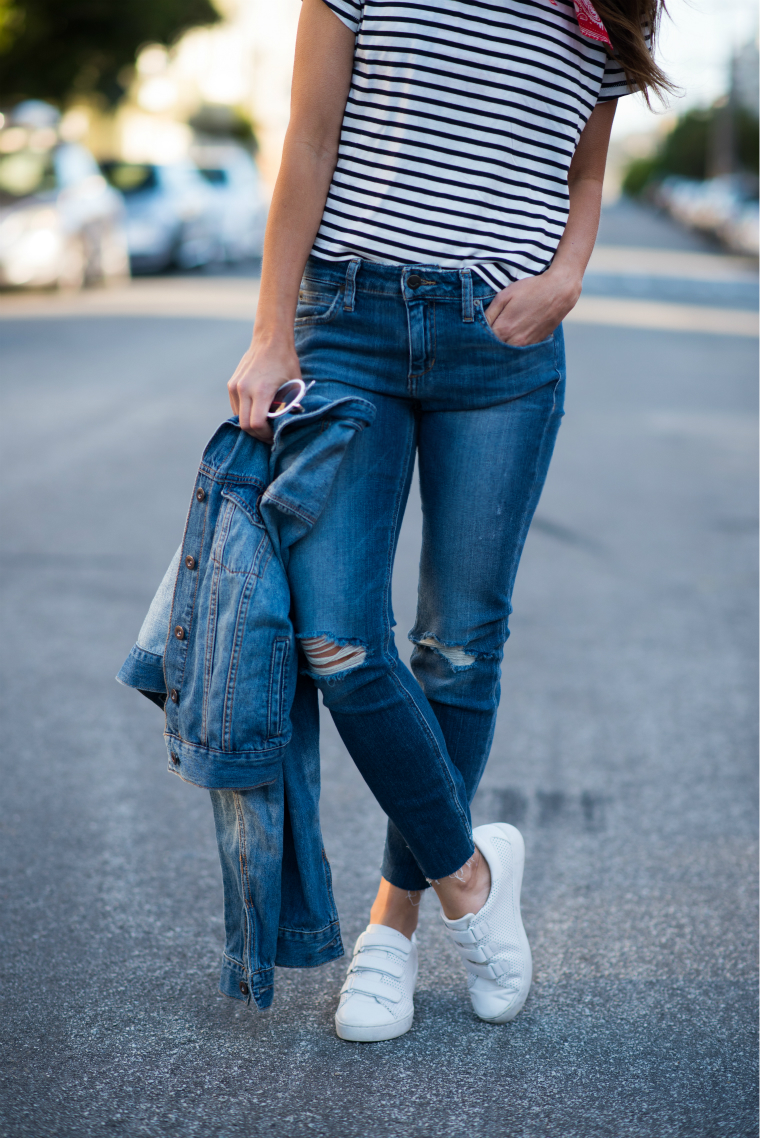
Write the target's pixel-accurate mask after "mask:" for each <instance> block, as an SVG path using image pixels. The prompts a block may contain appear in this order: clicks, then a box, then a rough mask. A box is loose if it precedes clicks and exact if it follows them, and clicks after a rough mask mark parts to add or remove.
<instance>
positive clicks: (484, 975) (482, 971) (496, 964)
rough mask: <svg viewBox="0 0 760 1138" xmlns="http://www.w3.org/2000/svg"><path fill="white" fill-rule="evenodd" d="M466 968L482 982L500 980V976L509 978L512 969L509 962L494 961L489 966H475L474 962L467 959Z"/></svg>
mask: <svg viewBox="0 0 760 1138" xmlns="http://www.w3.org/2000/svg"><path fill="white" fill-rule="evenodd" d="M464 966H465V968H466V969H467V971H468V972H470V973H472V975H473V976H479V977H480V979H481V980H498V978H499V976H507V975H509V973H510V972H512V969H511V968H510V966H509V961H507V960H492V961H491V962H490V963H489V964H474V963H473V961H472V960H467V959H465V962H464Z"/></svg>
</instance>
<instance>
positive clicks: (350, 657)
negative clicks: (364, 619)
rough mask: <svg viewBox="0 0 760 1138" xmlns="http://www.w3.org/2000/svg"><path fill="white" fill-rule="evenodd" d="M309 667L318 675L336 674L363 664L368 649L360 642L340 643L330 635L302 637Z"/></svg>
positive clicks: (301, 641) (301, 640)
mask: <svg viewBox="0 0 760 1138" xmlns="http://www.w3.org/2000/svg"><path fill="white" fill-rule="evenodd" d="M299 642H300V645H301V647H302V648H303V651H304V655H305V656H306V659H307V660H308V662H309V667H310V668H311V670H312V672H314V674H315V675H317V676H334V675H336V674H337V673H338V672H348V671H351V669H352V668H358V667H359V665H360V664H363V663H364V661H365V659H366V657H367V651H366V649H365V648H362V646H361V645H360V644H338V643H337V642H336V641H335V640H331V639H330V637H329V636H326V635H324V634H322V635H321V636H306V637H303V638H301V639H300V641H299Z"/></svg>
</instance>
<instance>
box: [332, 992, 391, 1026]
mask: <svg viewBox="0 0 760 1138" xmlns="http://www.w3.org/2000/svg"><path fill="white" fill-rule="evenodd" d="M395 1018H396V1017H395V1016H394V1015H393V1013H392V1012H391V1011H389V1009H388V1008H387V1007H386V1006H385V1005H384V1004H382V1003H380V1001H379V1000H375V999H373V998H372V996H364V995H362V994H361V993H360V992H352V993H350V994H349V995H348V996H343V997H342V998H341V1001H340V1005H339V1007H338V1011H337V1012H336V1015H335V1019H336V1020H337V1021H338V1022H339V1023H342V1024H344V1025H345V1026H346V1027H383V1026H384V1025H385V1024H391V1023H395Z"/></svg>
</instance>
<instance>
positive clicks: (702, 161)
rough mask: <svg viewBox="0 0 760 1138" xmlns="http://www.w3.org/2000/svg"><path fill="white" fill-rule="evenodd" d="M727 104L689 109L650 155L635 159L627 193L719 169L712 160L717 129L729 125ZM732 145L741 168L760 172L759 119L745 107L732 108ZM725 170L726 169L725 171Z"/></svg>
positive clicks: (625, 187)
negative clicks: (713, 166) (712, 164)
mask: <svg viewBox="0 0 760 1138" xmlns="http://www.w3.org/2000/svg"><path fill="white" fill-rule="evenodd" d="M726 111H727V107H726V106H725V105H718V106H714V107H710V109H709V110H693V111H687V112H686V114H685V115H681V117H680V118H679V119H678V122H677V123H676V125H675V127H674V128H673V130H672V131H671V132H670V134H668V135H666V137H665V138H664V139H663V141H662V142H661V144H660V146H659V147H658V150H657V153H656V154H653V155H652V156H651V157H650V158H636V159H634V160H633V161H632V162H631V163H630V165H629V166H628V169H627V171H626V175H625V178H624V179H623V193H626V194H629V195H631V196H633V197H635V196H637V195H638V194H641V193H643V192H644V190H645V189H646V187H647V186H648V185H650V183H652V182H657V181H660V180H661V179H662V178H667V177H668V176H670V175H673V174H675V175H678V176H679V177H682V178H697V179H702V178H707V177H709V176H710V175H711V174H713V173H714V172H715V171H713V170H712V169H711V163H712V160H713V155H714V151H715V136H716V132H720V131H723V130H725V129H726ZM730 113H731V149H732V151H733V155H734V160H735V165H736V167H737V170H738V171H742V172H744V173H746V174H753V175H755V177H756V176H757V173H758V121H757V117H756V116H755V115H753V114H752V112H751V111H748V110H745V109H744V108H742V107H737V108H732V109H731V112H730ZM721 172H723V171H721Z"/></svg>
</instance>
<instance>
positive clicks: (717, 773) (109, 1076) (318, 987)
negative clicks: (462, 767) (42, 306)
mask: <svg viewBox="0 0 760 1138" xmlns="http://www.w3.org/2000/svg"><path fill="white" fill-rule="evenodd" d="M652 226H654V229H652ZM663 226H664V228H663ZM647 227H649V228H647ZM602 233H603V239H604V240H606V241H607V242H608V243H609V244H611V245H616V244H617V245H633V246H635V245H636V244H639V245H642V244H643V245H655V244H657V245H659V247H662V246H663V245H665V246H668V242H670V247H671V248H673V249H679V248H680V249H687V250H688V249H697V248H698V243H697V242H695V241H694V240H693V239H692V238H689V237H686V236H685V235H682V234H679V233H678V232H677V231H675V230H672V229H670V228H669V227H668V226H667V224H666V223H664V222H662V221H661V220H660V219H648V218H646V217H642V216H641V215H638V214H630V213H626V212H625V210H622V211H621V210H619V211H617V212H615V211H612V212H611V213H610V214H608V215H607V217H606V218H605V222H604V228H603V231H602ZM599 287H602V286H599ZM610 287H612V286H610ZM618 287H619V282H618ZM637 287H639V290H640V282H639V286H637ZM690 287H691V286H690V285H689V284H688V282H684V283H683V293H684V297H685V298H686V299H687V300H688V301H689V303H692V304H693V303H695V298H694V295H693V291H692V292H691V293H689V288H690ZM722 287H723V286H721V285H719V284H717V283H715V284H714V285H713V286H711V288H712V291H711V292H710V293H709V296H708V297H707V299H706V300H705V301H699V300H698V301H697V302H698V303H699V302H703V303H709V304H712V305H718V306H719V305H721V304H723V303H726V300H725V292H721V288H722ZM732 287H733V286H732ZM634 291H635V290H634ZM676 293H678V289H677V288H676ZM687 294H688V295H687ZM621 295H623V296H625V295H627V294H626V293H625V289H623V290H622V292H621ZM679 295H680V294H679ZM676 299H677V297H676ZM732 303H734V304H736V302H735V300H734V301H733V302H732ZM0 337H1V338H2V355H3V361H4V362H3V365H2V388H3V410H2V429H3V435H4V441H3V460H4V461H3V467H4V477H3V484H2V495H1V497H0V501H1V503H2V532H3V535H4V539H3V549H2V565H3V579H4V586H5V594H4V602H3V619H4V626H5V628H4V642H5V645H6V653H5V670H4V679H3V683H2V701H3V704H4V712H3V731H2V744H3V747H2V752H3V753H2V776H1V777H2V783H1V784H0V785H1V786H2V792H1V804H0V842H1V843H2V845H1V849H2V854H1V859H2V860H1V868H2V883H1V884H0V899H1V901H2V917H1V920H0V946H1V950H2V951H1V953H0V974H1V975H2V992H1V995H0V999H1V1001H2V1003H1V1005H0V1040H1V1041H2V1047H3V1059H2V1072H1V1073H0V1077H1V1078H2V1091H1V1092H0V1093H1V1096H2V1098H1V1101H2V1106H1V1107H0V1118H1V1119H2V1121H0V1134H2V1135H3V1136H9V1138H10V1136H12V1138H17V1136H18V1138H20V1136H24V1138H27V1136H29V1138H52V1136H59V1135H60V1136H63V1135H66V1136H72V1138H89V1136H101V1135H103V1136H106V1135H117V1136H124V1138H133V1136H134V1138H137V1136H151V1138H153V1136H155V1138H163V1136H164V1135H177V1136H180V1138H185V1136H199V1138H207V1136H214V1138H216V1136H218V1138H222V1136H228V1135H229V1136H233V1135H234V1136H237V1135H241V1136H242V1135H246V1136H249V1135H250V1136H257V1138H258V1136H259V1135H262V1136H263V1135H266V1136H269V1135H272V1136H277V1138H280V1136H283V1138H296V1136H301V1135H308V1134H316V1135H324V1136H329V1138H359V1136H362V1138H386V1136H387V1138H401V1136H403V1138H407V1136H409V1138H433V1136H435V1138H439V1136H441V1138H465V1136H467V1138H471V1136H477V1138H481V1136H486V1135H487V1136H488V1138H492V1136H494V1138H507V1136H508V1138H596V1136H599V1138H602V1136H604V1138H607V1136H610V1138H629V1136H630V1138H676V1136H678V1138H750V1136H754V1135H756V1133H757V1118H756V1107H755V1101H756V1098H755V1087H756V1083H755V1040H754V1031H755V1023H756V1006H755V1005H756V1001H755V993H756V967H755V959H756V957H755V928H756V918H755V876H754V858H755V849H756V832H757V830H756V825H757V824H756V792H755V751H754V744H753V737H754V724H755V691H756V686H755V655H756V637H755V627H756V624H755V620H754V616H753V611H754V601H755V543H756V528H757V522H756V499H755V479H754V467H755V379H756V368H757V342H756V341H755V340H753V339H751V338H749V337H732V336H727V335H717V334H709V335H708V334H700V333H694V332H692V333H684V332H670V331H662V330H659V331H646V330H644V329H636V328H630V327H629V328H617V327H613V326H608V327H604V326H599V327H595V326H593V325H583V324H576V325H570V326H569V327H568V330H567V340H568V354H569V394H568V413H567V416H566V420H565V423H564V425H563V427H562V430H561V432H560V440H559V443H558V448H557V453H556V458H555V462H554V466H553V468H552V471H551V473H550V477H549V482H548V485H547V488H546V492H545V495H544V497H543V499H542V502H541V506H540V509H539V514H538V516H537V518H536V521H535V524H534V526H533V529H532V531H531V534H530V537H529V540H528V544H527V548H526V551H525V556H524V559H523V564H522V568H521V571H520V574H519V577H518V585H517V589H516V594H515V614H514V618H513V621H512V638H511V640H510V643H509V645H508V649H507V654H506V660H505V666H504V678H503V700H502V709H501V713H500V720H499V726H498V730H497V735H496V740H495V744H494V748H493V756H492V758H491V761H490V764H489V767H488V770H487V772H486V775H485V778H484V782H483V786H482V789H481V791H480V792H479V794H478V798H477V800H476V805H475V820H476V822H482V821H486V820H490V821H496V820H504V821H511V822H514V823H516V824H517V825H519V826H520V828H521V829H522V831H523V833H524V834H525V838H526V845H527V850H528V861H527V867H526V877H525V889H524V916H525V922H526V927H527V930H528V935H529V937H530V939H531V942H532V945H533V952H534V960H535V967H536V976H535V983H534V987H533V990H532V993H531V996H530V998H529V1000H528V1003H527V1004H526V1007H525V1009H524V1011H523V1013H522V1014H521V1015H520V1016H519V1017H518V1019H517V1020H516V1021H515V1022H514V1023H513V1024H511V1025H507V1026H504V1027H494V1026H489V1025H487V1024H483V1023H481V1022H480V1021H478V1020H476V1019H475V1018H474V1016H473V1015H472V1012H471V1010H470V1006H469V1002H468V999H467V995H466V990H465V984H464V979H463V975H462V974H461V972H460V971H459V966H458V963H457V961H456V960H455V959H454V955H453V953H452V951H450V950H449V948H448V946H447V944H446V943H445V942H444V939H443V937H442V935H441V928H440V922H439V920H438V916H437V913H436V905H435V903H434V900H433V898H427V899H426V902H425V904H424V906H423V913H422V927H421V933H420V946H421V972H420V983H419V989H418V994H417V999H416V1008H417V1013H416V1019H415V1024H414V1027H413V1029H412V1031H411V1032H410V1033H409V1034H408V1035H406V1036H404V1037H403V1038H402V1039H399V1040H394V1041H390V1042H387V1043H382V1044H375V1045H362V1044H353V1043H344V1042H341V1041H339V1040H338V1039H336V1037H335V1036H334V1033H333V1029H332V1016H333V1013H334V1010H335V1006H336V1003H337V995H338V989H339V987H340V984H341V982H342V977H343V973H344V970H345V961H337V962H335V963H333V964H330V965H328V966H326V967H325V968H323V969H320V970H314V971H287V970H279V972H278V979H277V989H276V995H275V1003H274V1006H273V1007H272V1008H271V1009H270V1010H269V1011H267V1012H264V1013H261V1012H256V1011H253V1010H248V1009H247V1008H246V1007H245V1005H243V1004H241V1003H238V1002H233V1001H229V1000H227V999H226V998H224V997H223V996H221V995H220V994H219V993H218V991H217V987H216V985H217V972H218V963H219V956H220V951H221V947H222V921H221V892H220V890H221V883H220V873H219V868H218V863H217V854H216V847H215V843H214V836H213V827H212V819H211V810H210V805H209V801H208V797H207V795H206V794H205V793H204V792H202V791H199V790H197V789H194V788H192V787H189V786H186V785H184V784H183V783H181V782H180V781H179V780H178V779H176V778H173V777H171V776H170V775H168V774H167V773H166V771H165V767H166V762H165V753H164V748H163V744H162V740H161V717H160V713H159V712H158V710H157V709H156V708H155V707H153V706H152V705H150V704H148V703H147V701H145V700H142V699H141V698H140V697H138V696H137V695H135V694H133V693H132V692H129V691H127V690H125V689H124V688H121V687H119V686H118V685H117V684H116V683H115V682H114V680H113V676H114V674H115V672H116V670H117V669H118V667H119V665H120V664H121V662H122V660H123V658H124V656H125V655H126V653H127V651H128V650H129V648H130V646H131V644H132V642H133V640H134V638H135V635H136V632H137V630H138V628H139V625H140V622H141V619H142V616H143V614H144V611H145V608H146V606H147V603H148V601H149V599H150V597H151V596H152V593H153V590H154V588H155V586H156V584H157V581H158V579H159V578H160V576H161V574H162V572H163V570H164V568H165V565H166V563H167V561H168V559H169V557H170V556H171V554H172V552H173V550H174V549H175V547H176V545H177V541H178V538H179V536H180V534H181V530H182V525H183V521H184V514H185V510H186V505H187V500H188V496H189V492H190V489H191V486H192V482H193V477H194V472H195V467H196V463H197V459H198V455H199V453H200V450H201V447H202V445H203V443H204V441H205V440H206V438H207V437H208V436H209V435H210V434H211V432H212V430H213V428H214V427H215V425H216V424H217V422H218V421H219V420H221V419H222V418H223V417H225V416H226V414H227V409H226V402H225V386H224V385H225V382H226V379H227V378H228V375H229V373H230V371H231V370H232V368H233V366H234V364H235V363H236V361H237V358H238V357H239V355H240V353H241V352H242V351H243V349H244V348H245V346H246V342H247V338H248V328H247V326H246V324H245V322H243V321H241V320H224V319H219V318H214V319H206V320H203V319H198V318H193V319H182V318H176V317H171V318H169V317H167V318H150V317H141V316H134V315H132V316H98V317H86V316H77V315H68V316H65V317H64V316H61V317H49V316H48V317H39V318H37V317H29V316H26V317H24V318H19V319H11V320H5V321H3V322H2V323H0ZM418 520H419V510H418V505H417V504H416V501H413V502H412V503H411V505H410V508H409V512H408V515H407V519H406V522H405V528H404V533H403V538H402V542H401V547H400V551H399V556H398V562H397V567H396V577H395V592H394V597H395V605H396V614H397V619H398V626H399V627H398V634H399V640H400V642H401V643H403V642H404V639H405V633H406V630H407V629H408V628H409V627H410V626H411V623H412V618H413V606H414V594H415V587H416V573H415V570H416V559H417V555H418V537H417V534H418ZM323 754H324V791H323V823H324V830H325V837H326V845H327V849H328V854H329V856H330V859H331V862H332V865H333V870H334V876H335V884H336V894H337V900H338V905H339V909H340V913H341V919H342V925H343V933H344V939H345V941H346V943H347V944H350V943H352V940H353V938H354V937H355V936H356V935H357V934H358V933H359V932H360V931H361V929H362V928H363V927H364V924H365V922H366V910H367V905H368V902H369V900H370V898H371V895H372V892H373V887H374V885H375V882H376V877H377V867H378V863H379V860H380V855H381V849H382V840H383V818H382V816H381V814H380V812H379V810H378V808H377V807H376V806H375V804H374V802H373V800H372V799H371V797H370V795H369V793H368V791H367V790H366V788H365V787H364V785H363V783H362V781H361V779H360V778H359V776H358V775H357V773H356V772H355V770H354V768H353V766H352V764H351V761H350V760H349V758H348V757H347V755H346V753H345V752H344V750H343V749H342V746H341V745H340V742H339V740H338V738H337V735H336V733H335V732H334V730H333V729H332V727H331V725H330V723H329V721H326V722H325V724H324V745H323Z"/></svg>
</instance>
